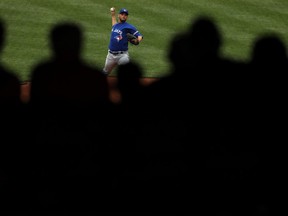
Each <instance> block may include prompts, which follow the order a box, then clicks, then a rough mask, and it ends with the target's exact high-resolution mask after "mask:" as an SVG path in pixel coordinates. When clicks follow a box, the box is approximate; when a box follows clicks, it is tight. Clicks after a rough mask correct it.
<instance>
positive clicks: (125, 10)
mask: <svg viewBox="0 0 288 216" xmlns="http://www.w3.org/2000/svg"><path fill="white" fill-rule="evenodd" d="M121 13H126V14H127V15H128V14H129V13H128V10H127V9H126V8H122V9H121V10H120V11H119V14H121Z"/></svg>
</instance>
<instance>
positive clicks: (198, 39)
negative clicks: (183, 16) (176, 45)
mask: <svg viewBox="0 0 288 216" xmlns="http://www.w3.org/2000/svg"><path fill="white" fill-rule="evenodd" d="M189 34H190V40H191V42H190V43H191V46H190V47H189V49H190V50H191V51H192V52H194V51H193V50H195V52H196V53H195V55H196V56H200V57H205V58H207V57H208V58H209V57H215V56H216V55H218V52H219V48H220V46H221V44H222V39H221V35H220V32H219V29H218V27H217V26H216V24H215V22H214V21H213V19H212V18H209V17H205V16H203V17H198V18H197V19H196V20H195V21H194V22H193V23H192V26H191V29H190V33H189Z"/></svg>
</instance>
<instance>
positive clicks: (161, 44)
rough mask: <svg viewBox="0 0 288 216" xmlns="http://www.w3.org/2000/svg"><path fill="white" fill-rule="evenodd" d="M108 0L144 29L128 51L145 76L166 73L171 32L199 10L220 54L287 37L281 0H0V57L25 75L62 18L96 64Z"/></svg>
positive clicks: (243, 55) (107, 22)
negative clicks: (212, 27) (78, 32)
mask: <svg viewBox="0 0 288 216" xmlns="http://www.w3.org/2000/svg"><path fill="white" fill-rule="evenodd" d="M112 6H114V7H116V10H117V12H118V10H119V9H120V8H122V7H126V8H127V9H128V10H129V13H130V14H129V20H128V22H130V23H131V24H133V25H135V26H136V27H137V28H138V30H139V31H140V32H141V33H143V35H144V40H143V42H142V43H141V44H140V46H138V47H136V46H130V49H129V52H130V56H131V58H132V59H134V60H135V61H137V62H139V63H140V64H141V66H142V68H143V72H144V76H145V77H161V76H163V75H166V74H168V73H169V70H170V69H169V66H170V65H169V62H168V61H167V52H168V48H169V44H170V41H171V39H172V37H173V36H174V35H175V34H176V33H178V32H179V31H183V30H186V29H187V28H188V27H189V26H190V25H191V21H192V20H193V19H194V18H196V17H197V16H199V15H208V16H210V17H212V18H213V19H214V20H215V21H216V22H217V25H218V27H219V29H220V31H221V33H222V36H223V41H224V43H223V46H222V50H221V51H222V54H223V55H225V56H229V57H232V58H235V59H239V60H248V59H249V58H250V52H251V48H252V47H251V46H252V44H253V43H254V41H255V39H256V38H257V37H258V36H260V35H262V34H264V33H267V32H276V33H277V34H279V35H280V36H281V37H282V38H283V41H284V42H285V44H287V42H288V28H287V26H288V19H287V18H286V17H287V15H288V10H287V9H288V1H287V0H277V1H273V0H253V1H251V0H238V1H227V0H217V1H215V0H205V1H196V0H195V1H192V0H180V1H175V0H137V1H135V0H105V1H103V0H1V1H0V17H1V18H2V19H4V21H5V23H6V28H7V34H6V36H7V37H6V43H5V45H4V49H3V53H2V54H1V59H2V62H3V63H4V64H5V65H6V66H7V67H8V68H10V69H12V70H14V71H15V72H16V73H17V75H18V76H19V78H20V79H21V80H23V81H24V80H29V77H30V71H31V70H32V68H33V66H34V65H35V64H36V63H38V62H39V61H41V60H43V59H45V58H47V57H49V55H50V49H49V40H48V39H49V37H48V34H49V31H50V29H51V28H52V26H53V25H54V24H56V23H58V22H60V21H67V20H68V21H73V22H76V23H78V24H80V25H81V26H82V27H83V32H84V39H85V40H84V49H83V53H82V56H83V58H84V59H85V60H86V61H87V62H89V63H91V64H94V65H95V66H98V67H99V68H102V67H103V65H104V62H105V58H106V55H107V46H108V43H109V36H110V30H111V17H110V11H109V9H110V7H112ZM112 75H113V73H112Z"/></svg>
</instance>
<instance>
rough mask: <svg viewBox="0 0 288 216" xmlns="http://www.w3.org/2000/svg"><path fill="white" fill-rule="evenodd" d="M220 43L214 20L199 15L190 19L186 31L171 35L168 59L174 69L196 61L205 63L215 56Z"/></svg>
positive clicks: (187, 66)
mask: <svg viewBox="0 0 288 216" xmlns="http://www.w3.org/2000/svg"><path fill="white" fill-rule="evenodd" d="M221 44H222V39H221V35H220V32H219V30H218V28H217V26H216V25H215V23H214V21H213V20H212V19H211V18H209V17H206V16H200V17H198V18H197V19H196V20H193V21H192V24H191V27H190V28H189V30H188V31H186V32H181V33H180V34H177V35H175V36H174V37H173V39H172V41H171V45H170V50H169V52H168V59H169V61H170V62H171V63H172V64H173V66H174V67H175V68H176V70H182V71H185V69H189V68H191V67H194V66H195V63H197V62H206V63H207V61H210V60H214V59H215V58H217V57H218V55H219V48H220V46H221Z"/></svg>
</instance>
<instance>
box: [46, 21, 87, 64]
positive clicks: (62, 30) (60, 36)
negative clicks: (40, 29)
mask: <svg viewBox="0 0 288 216" xmlns="http://www.w3.org/2000/svg"><path fill="white" fill-rule="evenodd" d="M50 38H51V47H52V50H53V51H54V55H55V56H56V58H61V59H63V60H68V61H69V60H74V59H77V58H79V57H80V52H81V48H82V39H83V36H82V31H81V27H80V26H79V25H76V24H75V23H68V22H67V23H64V22H63V23H59V24H57V25H56V26H55V27H54V28H53V29H52V31H51V37H50Z"/></svg>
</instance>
